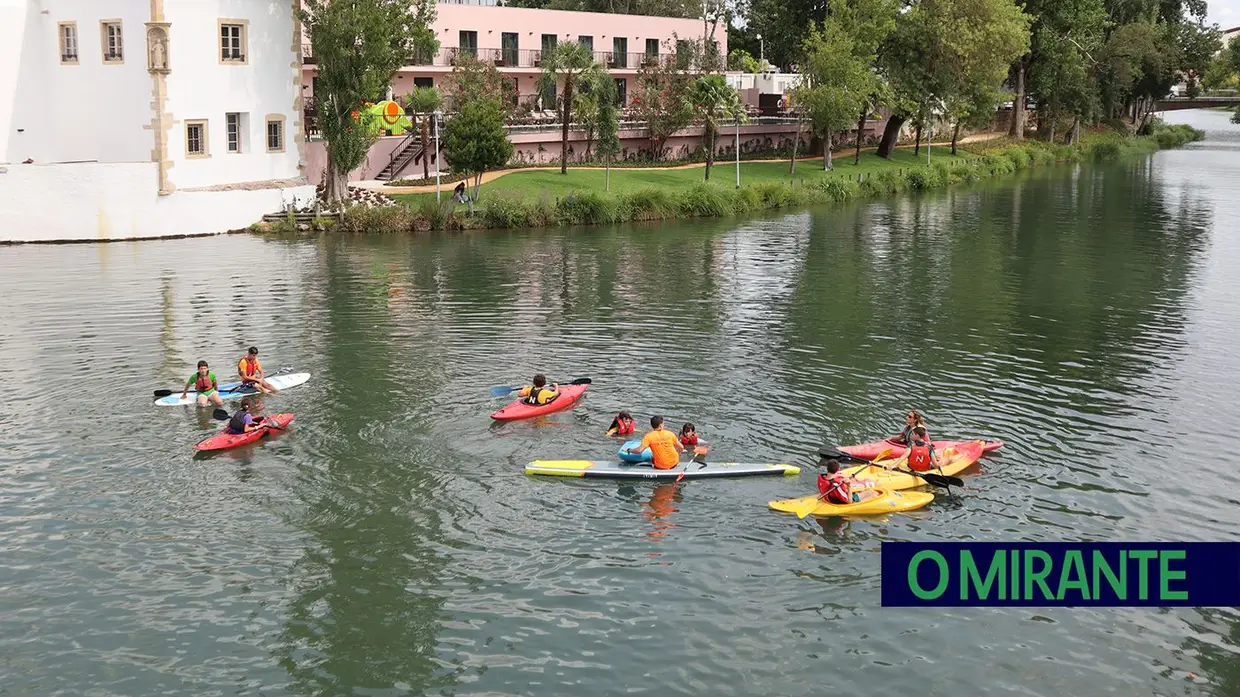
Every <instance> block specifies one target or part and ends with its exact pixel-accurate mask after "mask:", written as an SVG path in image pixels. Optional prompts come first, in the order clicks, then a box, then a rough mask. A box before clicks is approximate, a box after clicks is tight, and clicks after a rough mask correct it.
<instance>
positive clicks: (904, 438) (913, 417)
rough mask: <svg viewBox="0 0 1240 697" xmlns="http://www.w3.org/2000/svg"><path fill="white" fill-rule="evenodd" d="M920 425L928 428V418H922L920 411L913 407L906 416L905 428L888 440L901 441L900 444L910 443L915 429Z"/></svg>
mask: <svg viewBox="0 0 1240 697" xmlns="http://www.w3.org/2000/svg"><path fill="white" fill-rule="evenodd" d="M918 427H921V428H926V420H925V419H924V418H922V415H921V412H920V411H917V410H916V409H912V410H910V411H909V413H908V414H906V415H905V416H904V430H902V431H900V433H899V434H898V435H895V436H892V437H891V438H888V439H887V440H889V441H891V442H892V443H899V444H900V445H908V444H909V442H910V439H911V438H912V436H913V429H915V428H918ZM928 439H929V436H927V440H928Z"/></svg>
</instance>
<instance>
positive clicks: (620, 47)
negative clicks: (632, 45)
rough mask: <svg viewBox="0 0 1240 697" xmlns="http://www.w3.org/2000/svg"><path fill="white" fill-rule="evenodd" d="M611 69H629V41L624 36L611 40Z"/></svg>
mask: <svg viewBox="0 0 1240 697" xmlns="http://www.w3.org/2000/svg"><path fill="white" fill-rule="evenodd" d="M611 67H613V68H627V67H629V40H628V39H626V38H624V37H623V36H617V37H616V38H614V39H612V40H611Z"/></svg>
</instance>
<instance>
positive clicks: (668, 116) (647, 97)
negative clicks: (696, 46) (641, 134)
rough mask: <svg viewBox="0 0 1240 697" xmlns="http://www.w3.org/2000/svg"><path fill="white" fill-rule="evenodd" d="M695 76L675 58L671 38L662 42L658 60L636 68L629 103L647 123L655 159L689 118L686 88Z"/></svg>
mask: <svg viewBox="0 0 1240 697" xmlns="http://www.w3.org/2000/svg"><path fill="white" fill-rule="evenodd" d="M696 79H697V75H696V74H695V72H694V66H693V65H692V64H690V65H684V64H683V63H681V62H680V61H678V60H677V58H676V48H675V44H674V43H673V42H672V41H665V42H664V43H663V50H662V51H661V52H660V54H659V58H658V60H653V61H643V62H642V65H641V68H639V69H638V71H637V81H636V85H635V89H634V90H633V92H632V96H631V98H630V100H629V101H630V106H631V107H632V108H633V109H634V110H636V111H637V115H638V118H639V119H641V120H642V121H645V122H646V124H647V127H648V130H649V133H650V145H651V150H652V151H653V153H654V157H655V159H656V160H657V159H662V158H663V150H664V146H665V145H666V144H667V139H668V138H670V137H672V134H673V133H675V132H676V131H679V130H681V129H682V128H685V127H686V126H688V125H689V124H690V123H691V122H692V121H693V103H692V102H691V101H690V100H689V91H690V90H691V89H692V87H693V82H694V80H696Z"/></svg>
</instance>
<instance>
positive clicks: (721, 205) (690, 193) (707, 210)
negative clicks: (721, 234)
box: [680, 183, 732, 218]
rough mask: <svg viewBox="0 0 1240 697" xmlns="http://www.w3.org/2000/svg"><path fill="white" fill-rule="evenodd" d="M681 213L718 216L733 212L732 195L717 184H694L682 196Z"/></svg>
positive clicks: (706, 216)
mask: <svg viewBox="0 0 1240 697" xmlns="http://www.w3.org/2000/svg"><path fill="white" fill-rule="evenodd" d="M680 213H681V215H684V216H686V217H689V218H718V217H721V216H725V215H731V214H732V197H731V196H729V195H728V192H727V191H725V190H724V189H721V188H719V187H717V186H712V185H710V184H706V183H701V184H694V185H693V186H692V187H690V188H688V189H686V190H685V191H684V192H683V193H682V194H681V196H680Z"/></svg>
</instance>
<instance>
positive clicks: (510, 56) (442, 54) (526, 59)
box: [301, 42, 659, 70]
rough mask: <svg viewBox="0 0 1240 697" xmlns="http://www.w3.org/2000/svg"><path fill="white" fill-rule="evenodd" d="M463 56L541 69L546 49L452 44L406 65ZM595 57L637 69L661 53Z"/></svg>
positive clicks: (306, 59)
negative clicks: (468, 46)
mask: <svg viewBox="0 0 1240 697" xmlns="http://www.w3.org/2000/svg"><path fill="white" fill-rule="evenodd" d="M464 56H470V57H473V58H477V59H478V60H480V61H482V62H484V63H488V64H490V65H494V66H495V67H496V68H501V69H503V68H529V69H541V68H542V56H543V52H542V51H541V50H539V49H528V48H523V49H516V50H514V49H504V48H459V47H456V46H450V47H446V48H440V49H439V50H438V51H435V52H433V53H426V52H420V51H418V52H414V53H413V54H412V55H410V56H409V59H408V62H407V63H406V64H405V67H406V68H416V67H437V68H451V67H453V66H455V65H456V64H457V62H458V61H460V60H461V58H462V57H464ZM594 60H595V61H597V62H598V63H599V64H600V65H602V66H603V67H604V68H606V69H608V70H637V69H638V68H641V67H643V66H645V65H648V64H650V63H657V62H658V60H659V56H658V55H651V54H646V53H635V52H628V53H613V52H612V51H595V52H594ZM301 61H302V64H304V65H314V62H315V61H314V51H313V49H312V47H311V45H310V43H309V42H307V43H303V44H302V45H301Z"/></svg>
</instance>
